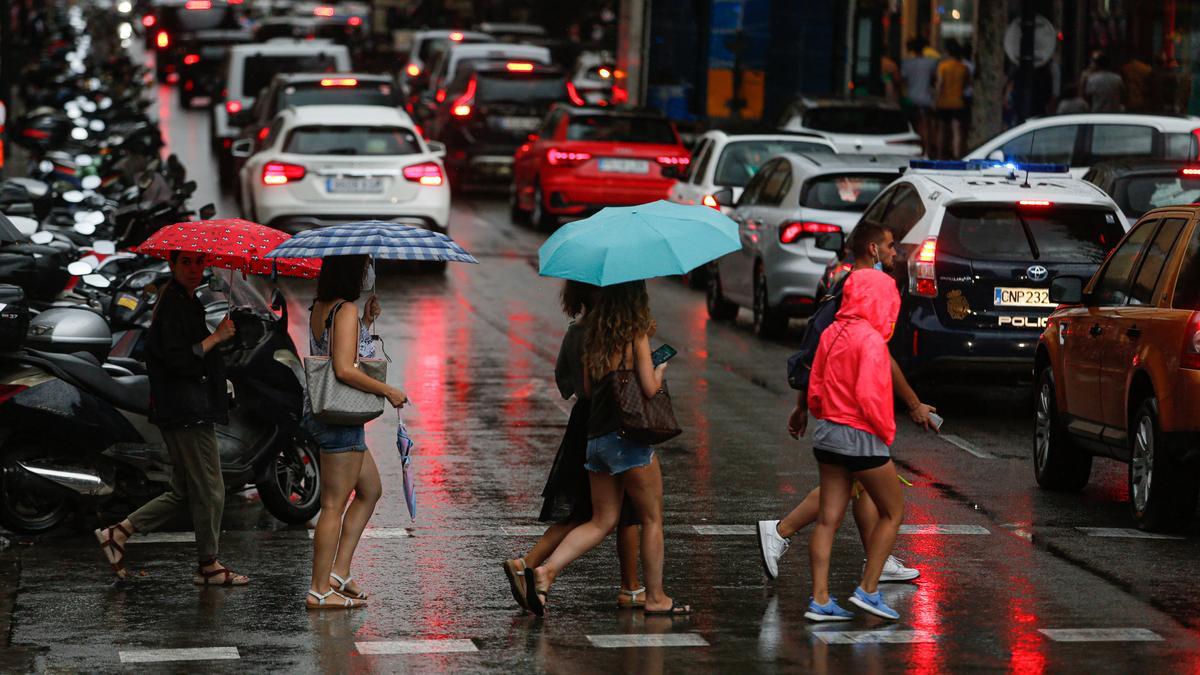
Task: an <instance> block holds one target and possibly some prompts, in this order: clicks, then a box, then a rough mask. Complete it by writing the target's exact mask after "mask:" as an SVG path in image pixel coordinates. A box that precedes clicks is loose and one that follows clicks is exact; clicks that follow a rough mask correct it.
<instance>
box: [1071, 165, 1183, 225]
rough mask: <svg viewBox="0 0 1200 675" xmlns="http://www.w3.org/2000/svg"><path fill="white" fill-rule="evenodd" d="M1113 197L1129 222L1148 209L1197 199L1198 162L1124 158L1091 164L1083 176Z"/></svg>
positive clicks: (1139, 216)
mask: <svg viewBox="0 0 1200 675" xmlns="http://www.w3.org/2000/svg"><path fill="white" fill-rule="evenodd" d="M1083 179H1084V180H1086V181H1088V182H1090V183H1093V184H1095V185H1096V187H1098V188H1100V189H1101V190H1104V191H1105V192H1107V193H1108V194H1109V196H1110V197H1112V198H1113V201H1115V202H1116V203H1117V206H1119V207H1121V212H1122V213H1124V214H1125V217H1126V218H1127V219H1128V220H1129V222H1131V223H1132V222H1134V221H1136V220H1137V219H1138V218H1141V217H1142V216H1143V215H1144V214H1145V213H1146V212H1147V211H1149V210H1150V209H1157V208H1160V207H1163V206H1177V205H1180V204H1194V203H1196V202H1197V201H1200V164H1197V163H1196V162H1183V161H1171V160H1165V159H1124V160H1119V161H1111V162H1100V163H1099V164H1093V165H1092V167H1091V168H1090V169H1089V170H1088V172H1087V174H1086V175H1085V176H1084V177H1083Z"/></svg>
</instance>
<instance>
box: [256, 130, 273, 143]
mask: <svg viewBox="0 0 1200 675" xmlns="http://www.w3.org/2000/svg"><path fill="white" fill-rule="evenodd" d="M269 133H271V127H263V128H261V129H259V130H258V140H259V141H265V140H267V134H269Z"/></svg>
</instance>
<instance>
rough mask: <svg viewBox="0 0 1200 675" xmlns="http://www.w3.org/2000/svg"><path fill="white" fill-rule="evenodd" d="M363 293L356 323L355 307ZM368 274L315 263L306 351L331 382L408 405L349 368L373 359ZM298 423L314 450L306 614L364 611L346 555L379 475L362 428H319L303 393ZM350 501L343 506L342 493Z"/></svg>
mask: <svg viewBox="0 0 1200 675" xmlns="http://www.w3.org/2000/svg"><path fill="white" fill-rule="evenodd" d="M364 290H365V291H369V292H370V293H371V295H370V296H369V297H368V298H367V301H366V303H365V306H364V309H363V315H362V319H361V320H360V319H359V315H358V308H357V307H356V306H355V304H354V303H355V302H356V301H357V300H358V299H359V297H360V296H361V295H362V293H363V291H364ZM374 290H375V268H374V265H373V264H372V263H371V258H370V257H369V256H365V255H349V256H331V257H328V258H325V260H324V261H323V262H322V264H321V276H320V278H319V279H318V280H317V297H316V299H315V300H314V301H313V304H312V307H311V310H312V312H311V315H310V316H309V320H308V328H309V350H310V353H311V354H312V355H313V356H329V357H330V358H332V359H333V372H334V375H335V376H336V377H337V379H338V381H339V382H341V383H343V384H345V385H348V386H350V387H354V388H355V389H359V390H362V391H365V392H369V393H372V394H378V395H379V396H383V397H385V398H387V400H388V403H391V404H392V406H394V407H396V408H400V407H403V406H404V403H405V402H406V401H407V400H408V397H407V396H405V395H404V392H403V391H400V390H399V389H397V388H396V387H393V386H390V385H388V384H386V383H384V382H380V381H378V380H375V379H374V378H372V377H371V376H369V375H367V374H366V373H364V372H362V371H361V370H359V369H358V368H357V367H356V363H355V361H356V359H355V354H356V353H357V355H358V357H359V358H374V357H375V344H374V342H373V341H372V340H371V336H370V332H369V331H368V330H367V326H368V325H370V324H372V323H374V322H375V319H376V318H378V317H379V314H380V312H381V311H382V310H381V308H380V306H379V300H378V298H376V297H375V294H374ZM301 424H302V425H303V426H304V428H305V429H306V430H308V431H309V433H311V434H312V435H313V437H314V438H316V440H317V443H318V444H319V445H320V447H321V515H320V516H319V517H318V518H317V527H316V531H315V532H314V533H313V566H312V585H311V586H310V588H309V590H308V596H307V597H306V598H305V604H306V605H307V606H308V608H309V609H350V608H353V607H362V606H364V605H366V602H367V594H366V593H364V592H363V590H362V588H360V587H359V586H358V584H356V583H354V578H353V577H352V576H351V575H350V563H351V561H352V560H353V558H354V549H355V548H356V547H357V546H358V540H359V539H360V538H361V537H362V533H363V530H365V529H366V527H367V521H369V520H370V519H371V514H372V513H374V512H375V504H376V503H378V502H379V498H380V497H381V496H383V486H382V484H381V483H380V481H379V469H378V468H377V467H376V466H375V460H374V459H373V458H372V457H371V453H369V452H367V439H366V430H365V429H364V427H363V425H361V424H359V425H355V426H344V425H337V424H326V423H324V422H320V421H318V420H316V419H315V418H314V417H313V414H312V406H311V403H310V401H309V400H308V397H307V395H306V396H305V401H304V418H303V420H302V421H301ZM351 491H353V492H354V500H353V502H351V503H350V506H349V507H347V506H346V501H347V500H348V499H349V498H350V492H351Z"/></svg>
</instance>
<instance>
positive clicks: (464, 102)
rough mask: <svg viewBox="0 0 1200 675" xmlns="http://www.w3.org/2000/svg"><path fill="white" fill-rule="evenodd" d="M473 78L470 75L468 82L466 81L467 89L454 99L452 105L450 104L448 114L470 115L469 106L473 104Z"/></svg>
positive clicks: (457, 115) (456, 115)
mask: <svg viewBox="0 0 1200 675" xmlns="http://www.w3.org/2000/svg"><path fill="white" fill-rule="evenodd" d="M475 86H476V84H475V78H474V77H472V78H471V81H470V82H467V90H466V91H464V92H463V95H462V96H459V97H458V98H456V99H454V105H452V106H450V114H451V115H454V116H455V117H470V116H471V106H472V105H474V104H475Z"/></svg>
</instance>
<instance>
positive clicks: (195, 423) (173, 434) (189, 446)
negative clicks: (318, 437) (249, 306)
mask: <svg viewBox="0 0 1200 675" xmlns="http://www.w3.org/2000/svg"><path fill="white" fill-rule="evenodd" d="M170 263H171V281H169V282H168V283H167V285H166V286H165V287H164V288H163V290H162V293H161V295H160V298H159V300H158V304H157V306H155V308H154V317H153V318H152V319H151V322H150V330H149V332H148V333H147V336H146V339H147V341H146V370H147V374H148V375H149V376H150V422H151V423H153V424H154V425H156V426H158V427H159V429H161V430H162V436H163V441H164V442H165V443H166V445H167V453H168V455H170V457H171V485H170V488H169V489H168V490H167V491H166V492H165V493H163V494H161V495H159V496H157V497H155V498H154V499H152V500H150V501H149V502H147V503H146V504H145V505H144V506H142V507H141V508H140V509H138V510H137V511H134V512H133V513H131V514H129V517H128V518H126V519H125V520H123V521H121V522H119V523H117V524H116V525H112V526H109V527H106V528H104V529H100V530H96V531H95V535H96V540H97V541H99V542H100V547H101V548H102V549H103V550H104V555H105V557H106V558H108V562H109V564H110V565H112V568H113V572H114V573H116V575H117V576H118V577H119V578H121V579H124V578H125V577H126V575H127V571H126V569H125V564H124V560H125V543H126V541H127V540H128V539H129V537H130V536H131V535H133V533H134V532H143V533H145V532H153V531H155V530H157V529H158V528H160V527H162V526H163V525H166V524H167V523H169V522H170V521H172V520H174V519H175V518H176V517H178V516H181V515H184V514H188V515H190V516H191V518H192V528H193V529H194V530H195V532H196V548H197V552H198V553H199V558H200V565H199V567H198V568H197V570H196V575H195V577H194V578H193V579H192V581H193V583H195V584H196V585H199V586H208V585H216V586H241V585H244V584H246V583H249V581H250V580H249V579H248V578H246V577H245V576H243V575H241V574H236V573H235V572H233V570H230V569H228V568H226V567H225V566H224V565H222V564H221V563H220V562H218V560H217V553H218V550H219V548H220V547H219V540H220V536H221V515H222V512H223V511H224V509H225V480H224V478H223V477H222V476H221V453H220V451H219V449H218V447H217V434H216V430H215V429H214V425H216V424H228V423H229V397H228V394H227V392H226V391H225V361H224V360H223V359H222V358H221V354H220V352H218V351H217V346H218V345H220V344H221V343H223V342H226V341H228V340H230V339H232V338H233V337H234V334H235V333H236V332H237V331H236V329H235V328H234V325H233V321H231V320H230V319H229V317H226V318H225V319H224V320H223V321H222V322H221V323H220V325H218V326H217V329H216V330H215V331H213V332H211V333H210V332H209V330H208V323H207V322H206V320H205V312H204V306H203V305H202V304H200V301H199V300H197V299H196V288H197V287H198V286H200V283H201V282H202V281H204V267H205V264H204V254H202V253H184V252H175V253H173V254H172V255H171V260H170Z"/></svg>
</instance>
